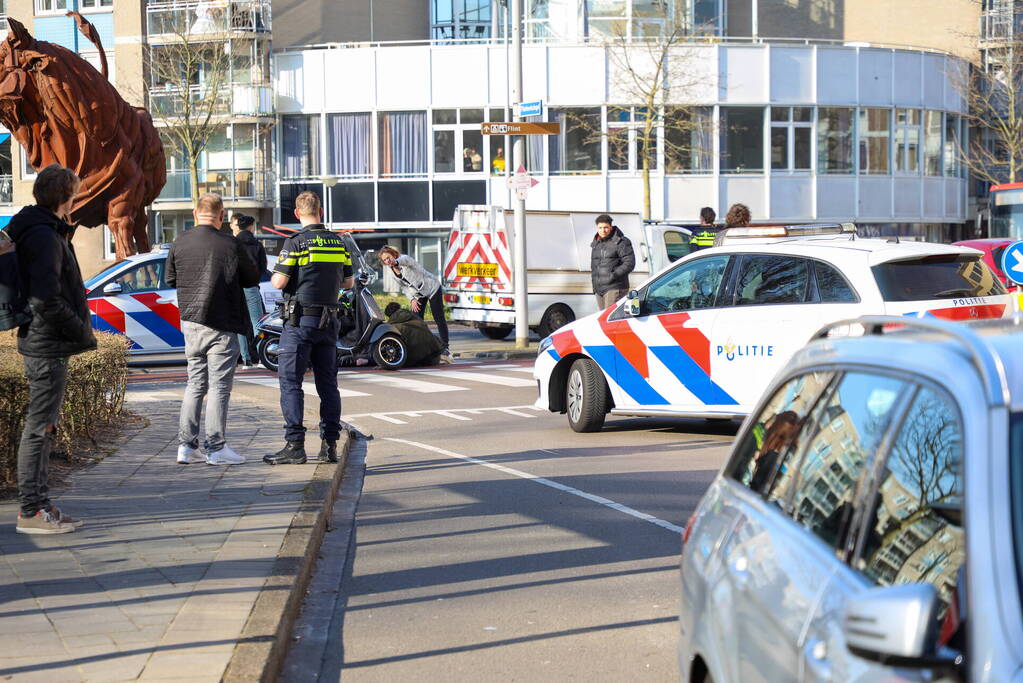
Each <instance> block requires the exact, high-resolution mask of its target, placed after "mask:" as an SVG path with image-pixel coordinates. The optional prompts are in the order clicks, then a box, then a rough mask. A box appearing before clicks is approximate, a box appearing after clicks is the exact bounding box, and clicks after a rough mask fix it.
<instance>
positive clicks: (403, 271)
mask: <svg viewBox="0 0 1023 683" xmlns="http://www.w3.org/2000/svg"><path fill="white" fill-rule="evenodd" d="M380 263H381V264H383V266H384V267H385V268H390V269H391V272H392V273H394V276H395V277H396V278H398V280H399V281H400V282H401V291H402V293H403V294H404V295H405V296H407V297H408V298H409V302H410V308H411V309H412V312H413V313H415V314H416V315H418V316H419V317H420V318H423V319H424V320H425V319H426V307H427V305H429V307H430V313H431V314H432V315H433V320H434V322H436V323H437V336H438V337H440V339H441V341H442V342H444V352H443V354H442V356H441V358H442V361H441V362H445V361H444V360H443V359H447V362H450V358H451V353H450V351H449V350H448V323H447V320H445V319H444V294H443V292H442V291H441V287H440V280H438V279H437V277H436V276H435V275H434V274H433V273H431V272H429V271H428V270H426V268H424V267H423V266H422V264H421V263H419V262H418V261H416V260H415V259H414V258H412V257H411V256H408V255H406V254H402V253H401V252H400V251H398V250H397V249H395V248H394V247H392V246H390V245H387V246H384V247H381V248H380Z"/></svg>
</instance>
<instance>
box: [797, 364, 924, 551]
mask: <svg viewBox="0 0 1023 683" xmlns="http://www.w3.org/2000/svg"><path fill="white" fill-rule="evenodd" d="M904 388H905V382H903V381H901V380H898V379H893V378H891V377H882V376H878V375H868V374H865V373H859V372H851V373H848V374H846V375H845V376H843V377H842V380H841V382H839V385H838V388H837V390H836V391H835V392H834V393H833V394H832V395H831V397H830V398H829V399H828V401H827V403H826V404H825V405H822V406H821V409H820V411H819V413H818V421H819V422H820V423H821V424H828V425H829V426H830V429H821V430H819V431H817V433H816V435H814V437H813V439H812V440H810V441H809V442H807V445H806V454H805V455H804V456H803V460H802V462H800V463H799V472H798V476H797V477H795V478H794V479H793V480H792V481H793V482H795V483H794V494H793V496H792V516H793V518H794V519H795V520H796V521H797V522H799V523H800V524H802V525H803V526H804V527H806V528H807V529H808V530H810V531H811V532H813V533H814V534H816V535H817V537H819V538H820V539H821V540H822V541H824V543H826V544H828V545H829V546H831V547H832V548H835V549H836V550H840V551H841V550H844V549H845V548H846V540H847V539H846V537H845V533H846V532H847V531H848V530H849V522H850V519H851V515H852V508H853V504H854V499H855V494H856V487H857V485H858V484H859V481H860V479H861V477H862V475H863V473H864V471H865V469H866V467H867V464H868V463H869V462H870V460H871V458H872V454H873V452H874V450H875V449H876V448H877V446H878V444H879V443H880V442H881V439H882V437H883V436H884V433H885V430H886V428H887V426H888V421H889V420H890V419H891V416H892V413H893V411H894V410H895V406H896V403H897V399H898V398H899V395H900V394H901V393H902V391H903V389H904Z"/></svg>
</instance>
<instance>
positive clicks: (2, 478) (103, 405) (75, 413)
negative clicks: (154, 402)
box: [0, 332, 128, 488]
mask: <svg viewBox="0 0 1023 683" xmlns="http://www.w3.org/2000/svg"><path fill="white" fill-rule="evenodd" d="M96 340H97V341H98V342H99V348H97V349H96V350H95V351H90V352H89V353H82V354H79V355H77V356H72V357H71V359H70V361H69V362H68V378H67V389H66V390H65V392H64V405H63V407H62V408H61V413H60V423H59V426H58V429H57V446H56V450H57V451H58V452H64V453H66V454H71V453H73V452H74V450H75V448H76V447H78V446H79V445H84V444H85V443H86V442H87V443H89V444H90V445H95V444H96V439H97V436H98V435H99V433H100V430H101V429H103V428H105V427H108V426H109V425H111V424H112V423H113V422H114V421H115V420H117V419H118V417H119V416H120V415H121V412H122V410H123V409H124V392H125V388H126V386H127V382H128V366H127V361H128V343H127V340H126V339H125V338H124V337H122V336H120V335H115V334H107V333H105V332H97V333H96ZM0 387H3V391H0V487H4V488H5V487H7V486H10V485H13V484H14V483H15V482H16V480H17V456H18V442H19V440H20V439H21V430H22V428H23V426H24V424H25V408H26V406H27V405H28V382H27V381H26V379H25V370H24V364H23V362H22V357H21V355H20V354H19V353H18V349H17V340H16V338H15V337H14V335H13V334H6V333H5V334H2V335H0Z"/></svg>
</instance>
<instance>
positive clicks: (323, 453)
mask: <svg viewBox="0 0 1023 683" xmlns="http://www.w3.org/2000/svg"><path fill="white" fill-rule="evenodd" d="M320 462H337V441H334V440H333V439H324V440H323V443H321V444H320Z"/></svg>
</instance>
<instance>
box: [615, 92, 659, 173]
mask: <svg viewBox="0 0 1023 683" xmlns="http://www.w3.org/2000/svg"><path fill="white" fill-rule="evenodd" d="M648 116H649V113H648V112H647V110H646V109H645V108H644V107H608V109H607V168H608V170H610V171H640V170H642V169H643V167H644V164H648V167H649V168H650V169H651V170H652V169H656V168H657V132H658V127H659V123H660V122H659V121H656V120H655V121H653V126H652V127H651V129H650V133H649V136H647V133H646V124H647V118H648ZM645 143H648V144H645Z"/></svg>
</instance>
